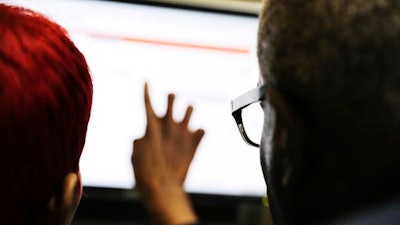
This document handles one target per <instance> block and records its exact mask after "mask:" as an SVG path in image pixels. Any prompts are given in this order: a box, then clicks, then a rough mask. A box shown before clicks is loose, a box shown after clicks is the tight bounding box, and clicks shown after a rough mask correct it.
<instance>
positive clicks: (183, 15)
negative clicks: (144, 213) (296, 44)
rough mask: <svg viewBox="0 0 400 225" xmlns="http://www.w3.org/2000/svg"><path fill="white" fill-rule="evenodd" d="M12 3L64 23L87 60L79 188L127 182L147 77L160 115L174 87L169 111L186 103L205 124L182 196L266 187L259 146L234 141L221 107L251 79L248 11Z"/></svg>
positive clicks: (252, 27)
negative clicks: (89, 97)
mask: <svg viewBox="0 0 400 225" xmlns="http://www.w3.org/2000/svg"><path fill="white" fill-rule="evenodd" d="M10 2H11V1H10ZM12 2H14V3H15V1H12ZM19 3H21V4H23V5H26V6H28V7H31V8H33V9H36V10H38V11H41V12H43V13H44V14H46V15H48V16H49V17H50V18H52V19H53V20H55V21H56V22H58V23H60V24H61V25H62V26H64V27H65V28H66V29H67V30H68V32H69V33H70V35H71V38H72V39H73V41H74V42H75V44H76V45H77V47H78V48H79V49H80V50H81V51H82V52H83V54H84V55H85V57H86V59H87V62H88V65H89V67H90V70H91V74H92V77H93V85H94V95H93V108H92V114H91V118H90V121H89V127H88V133H87V138H86V144H85V147H84V151H83V154H82V158H81V161H80V168H81V174H82V178H83V184H84V186H86V187H94V188H106V189H107V188H110V189H123V190H124V189H131V188H132V187H134V185H135V180H134V174H133V171H132V166H131V161H130V158H131V154H132V142H133V140H134V139H135V138H140V137H141V136H142V135H143V134H144V131H145V126H146V118H145V111H144V102H143V86H144V83H145V82H148V83H149V88H150V94H151V100H152V103H153V104H154V108H155V111H156V112H157V113H158V114H159V115H162V114H163V113H165V109H166V102H167V101H166V100H167V94H168V93H170V92H173V93H175V94H176V96H177V97H176V104H175V106H176V110H175V112H176V115H175V118H176V119H177V120H179V119H180V118H182V116H183V113H184V109H185V107H186V106H187V105H189V104H191V105H193V106H194V114H193V115H192V121H191V124H190V126H191V128H192V129H197V128H203V129H204V130H205V131H206V134H205V136H204V138H203V140H202V142H201V143H200V146H199V148H198V150H197V153H196V156H195V158H194V160H193V163H192V165H191V167H190V170H189V173H188V176H187V180H186V183H185V188H186V190H187V191H188V192H189V193H199V194H210V195H228V196H250V197H251V196H254V197H260V196H263V195H264V194H265V190H266V187H265V183H264V179H263V176H262V171H261V166H260V163H259V150H258V149H256V148H253V147H250V146H248V145H246V144H245V143H244V142H243V140H242V139H241V137H240V134H239V132H238V130H237V127H236V124H235V121H234V119H233V118H232V116H231V111H230V100H232V99H233V98H235V97H237V96H238V95H240V94H241V93H244V92H245V91H247V90H249V89H251V88H253V87H255V86H256V84H257V81H258V75H259V71H258V65H257V59H256V37H257V26H258V18H257V15H256V14H253V15H251V14H249V13H237V12H236V13H233V12H232V13H229V12H227V11H223V10H212V9H211V10H204V9H197V8H195V7H187V6H185V7H179V6H178V5H171V4H169V5H168V4H165V5H163V4H162V3H161V4H160V1H158V4H150V3H149V4H145V3H143V2H141V3H137V2H136V3H135V2H134V1H133V2H129V3H128V2H119V1H100V0H40V1H39V0H31V1H19Z"/></svg>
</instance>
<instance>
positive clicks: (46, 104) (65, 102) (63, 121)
mask: <svg viewBox="0 0 400 225" xmlns="http://www.w3.org/2000/svg"><path fill="white" fill-rule="evenodd" d="M0 43H2V44H1V47H0V171H1V186H0V202H1V205H2V206H1V207H0V224H35V223H37V222H38V221H39V220H40V219H41V217H42V216H43V214H44V213H45V210H46V207H47V205H48V204H49V202H51V204H50V205H51V206H52V207H54V206H55V205H57V204H58V203H59V202H60V201H62V200H60V199H59V198H58V197H56V196H57V195H63V193H61V192H65V191H67V192H68V191H71V190H72V189H73V190H74V191H75V190H76V192H77V193H78V194H79V191H80V189H79V188H80V185H79V183H80V177H79V158H80V155H81V152H82V149H83V146H84V143H85V136H86V128H87V123H88V120H89V116H90V108H91V102H92V83H91V77H90V74H89V71H88V67H87V64H86V61H85V59H84V57H83V55H82V54H81V53H80V52H79V50H78V49H77V48H76V47H75V46H74V44H73V43H72V42H71V40H70V39H69V38H68V36H67V34H66V31H65V30H64V29H63V28H61V27H60V26H59V25H57V24H55V23H53V22H51V21H50V20H48V19H47V18H45V17H44V16H42V15H39V14H37V13H35V12H33V11H30V10H26V9H22V8H18V7H10V6H6V5H4V4H0ZM71 174H75V176H72V178H71V176H69V175H71ZM71 180H72V184H74V183H75V184H78V185H77V186H76V187H75V186H73V187H69V186H68V185H70V184H71V183H70V181H71ZM68 188H71V190H66V189H68ZM68 194H70V193H67V195H68ZM64 197H65V196H64ZM61 198H62V197H61ZM78 201H79V200H78Z"/></svg>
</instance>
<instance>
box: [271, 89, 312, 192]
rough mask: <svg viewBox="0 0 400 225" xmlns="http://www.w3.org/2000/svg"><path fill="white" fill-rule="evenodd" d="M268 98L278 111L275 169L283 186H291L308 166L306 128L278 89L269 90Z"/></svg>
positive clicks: (274, 141)
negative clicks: (276, 160)
mask: <svg viewBox="0 0 400 225" xmlns="http://www.w3.org/2000/svg"><path fill="white" fill-rule="evenodd" d="M268 100H269V102H270V104H271V105H272V107H273V108H274V109H275V113H276V121H275V131H274V136H273V143H274V144H273V148H274V149H275V150H274V154H276V156H275V159H278V162H277V163H276V165H275V166H277V167H278V168H275V169H277V170H278V171H279V174H280V183H281V185H282V187H284V188H290V187H293V186H294V185H293V184H294V183H296V182H297V181H299V180H301V178H302V177H301V175H302V172H303V171H304V168H305V166H306V161H305V160H307V156H306V155H305V154H306V151H305V140H306V139H305V136H306V129H305V126H304V123H303V120H302V118H301V117H300V115H299V114H298V113H297V112H296V110H295V108H293V107H292V106H291V105H290V103H289V102H288V101H287V100H286V99H285V98H284V96H283V95H282V94H281V93H280V92H279V91H278V90H277V89H275V88H273V87H272V88H270V89H269V90H268Z"/></svg>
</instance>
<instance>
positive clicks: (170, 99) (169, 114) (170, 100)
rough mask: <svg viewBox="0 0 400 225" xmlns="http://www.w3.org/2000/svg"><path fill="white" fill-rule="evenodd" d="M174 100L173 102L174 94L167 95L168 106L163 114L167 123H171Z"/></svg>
mask: <svg viewBox="0 0 400 225" xmlns="http://www.w3.org/2000/svg"><path fill="white" fill-rule="evenodd" d="M174 100H175V95H174V94H169V95H168V106H167V112H166V114H165V118H166V119H167V120H169V121H173V114H174V113H173V108H174Z"/></svg>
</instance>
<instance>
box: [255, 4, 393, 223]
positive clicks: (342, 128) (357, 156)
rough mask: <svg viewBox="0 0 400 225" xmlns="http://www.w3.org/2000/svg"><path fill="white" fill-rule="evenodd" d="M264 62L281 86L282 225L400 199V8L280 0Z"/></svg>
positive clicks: (271, 157) (273, 144) (262, 38)
mask: <svg viewBox="0 0 400 225" xmlns="http://www.w3.org/2000/svg"><path fill="white" fill-rule="evenodd" d="M258 58H259V65H260V71H261V74H262V80H263V82H264V83H265V84H268V85H269V86H270V87H271V88H270V89H269V90H268V93H267V95H266V99H265V101H264V112H265V123H264V132H263V139H262V143H261V149H262V151H261V154H262V156H261V162H262V165H263V170H264V175H265V178H266V181H267V185H268V192H269V193H268V194H269V198H270V201H271V205H272V211H273V214H274V216H275V220H276V221H277V222H282V221H286V222H287V223H292V222H293V221H296V222H297V224H310V223H312V222H316V221H323V220H326V219H329V218H332V217H335V216H338V215H340V214H342V213H345V212H349V211H351V210H355V209H357V208H359V207H362V206H366V205H368V204H373V203H377V202H378V201H380V200H383V199H386V198H390V197H393V196H395V195H398V194H399V181H400V177H399V174H400V161H399V158H400V151H399V150H398V148H399V146H400V138H399V137H398V135H399V134H400V3H399V2H398V1H388V0H372V1H359V0H307V1H301V0H270V1H268V2H267V3H266V4H265V7H264V8H263V10H262V15H261V17H260V27H259V37H258ZM271 128H273V129H272V130H271Z"/></svg>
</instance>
